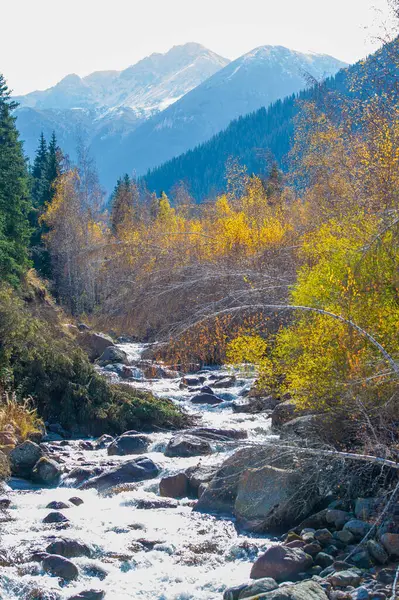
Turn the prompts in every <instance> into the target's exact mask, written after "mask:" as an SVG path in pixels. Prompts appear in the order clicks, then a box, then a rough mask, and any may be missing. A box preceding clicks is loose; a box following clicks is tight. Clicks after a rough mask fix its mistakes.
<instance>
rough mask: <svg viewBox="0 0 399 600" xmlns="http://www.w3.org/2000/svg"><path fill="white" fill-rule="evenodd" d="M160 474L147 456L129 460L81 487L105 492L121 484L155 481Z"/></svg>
mask: <svg viewBox="0 0 399 600" xmlns="http://www.w3.org/2000/svg"><path fill="white" fill-rule="evenodd" d="M158 474H159V468H158V467H157V465H156V464H155V463H154V462H153V461H152V460H151V459H150V458H147V457H146V456H140V457H139V458H135V459H134V460H129V461H127V462H125V463H123V464H122V465H118V466H117V467H115V468H113V469H111V470H109V471H107V472H106V473H103V474H102V475H98V476H97V477H93V478H92V479H89V481H86V482H85V483H83V484H82V485H81V488H82V489H95V490H98V491H99V492H104V491H106V490H108V489H109V488H112V487H114V486H117V485H119V484H121V483H134V482H136V481H144V480H146V479H153V478H155V477H157V475H158Z"/></svg>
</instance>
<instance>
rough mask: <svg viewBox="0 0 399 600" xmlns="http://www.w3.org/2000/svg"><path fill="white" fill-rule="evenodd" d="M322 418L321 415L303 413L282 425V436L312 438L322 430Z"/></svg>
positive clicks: (284, 437)
mask: <svg viewBox="0 0 399 600" xmlns="http://www.w3.org/2000/svg"><path fill="white" fill-rule="evenodd" d="M272 419H273V417H272ZM320 423H321V418H320V416H319V415H302V416H301V417H296V418H295V419H291V420H290V421H287V422H286V423H283V424H282V425H281V433H280V435H281V438H282V439H286V438H295V437H298V438H302V439H312V438H314V437H315V436H316V435H317V434H318V432H319V431H320Z"/></svg>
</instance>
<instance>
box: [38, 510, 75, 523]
mask: <svg viewBox="0 0 399 600" xmlns="http://www.w3.org/2000/svg"><path fill="white" fill-rule="evenodd" d="M68 521H69V519H67V517H66V516H65V515H63V514H62V512H59V511H58V510H54V511H53V512H50V513H49V514H48V515H47V516H46V517H44V519H43V523H47V524H48V523H51V524H53V523H68Z"/></svg>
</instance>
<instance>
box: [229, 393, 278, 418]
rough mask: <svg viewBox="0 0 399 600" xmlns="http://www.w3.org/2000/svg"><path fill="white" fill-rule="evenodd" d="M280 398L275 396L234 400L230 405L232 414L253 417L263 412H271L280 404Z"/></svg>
mask: <svg viewBox="0 0 399 600" xmlns="http://www.w3.org/2000/svg"><path fill="white" fill-rule="evenodd" d="M280 402H281V400H280V398H277V397H276V396H266V397H261V398H259V397H256V396H254V397H249V398H246V399H245V400H236V401H234V402H233V404H232V408H233V412H235V413H245V414H250V415H255V414H258V413H262V412H265V411H272V410H274V409H275V408H276V406H277V404H280Z"/></svg>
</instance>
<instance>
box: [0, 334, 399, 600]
mask: <svg viewBox="0 0 399 600" xmlns="http://www.w3.org/2000/svg"><path fill="white" fill-rule="evenodd" d="M142 349H143V348H142V347H140V346H138V345H132V344H125V345H121V346H118V347H116V349H115V350H114V351H113V352H114V354H113V356H112V357H108V360H107V361H105V360H104V363H103V364H102V366H101V367H99V369H101V372H102V373H104V374H105V375H106V376H107V377H109V378H110V379H111V380H112V381H115V382H118V381H120V380H121V378H123V379H124V380H125V381H128V383H129V384H130V385H131V386H133V387H138V388H144V389H147V390H150V391H152V392H153V393H155V394H157V395H159V396H160V397H167V398H172V399H173V402H174V403H176V404H177V405H178V406H180V407H182V408H183V410H184V411H185V412H186V414H187V415H188V417H189V419H188V420H189V421H191V423H195V425H191V426H190V427H189V428H186V429H185V430H181V431H175V432H168V431H164V430H154V429H153V430H148V431H146V432H144V433H143V432H138V431H127V432H125V433H124V434H123V435H121V436H118V437H113V436H109V435H105V436H101V437H100V438H96V439H92V438H91V439H68V433H67V432H65V431H64V430H63V429H62V428H61V427H60V426H59V425H57V424H56V423H52V424H49V426H48V429H47V432H46V436H45V437H44V438H43V439H36V440H30V441H26V442H24V443H23V444H17V445H15V444H14V446H15V447H11V448H8V452H9V457H10V464H11V469H12V475H13V477H12V478H11V480H10V481H9V482H8V485H6V486H5V488H4V490H3V492H2V494H1V495H0V496H1V498H0V516H1V523H2V524H1V534H0V564H1V567H2V571H1V574H0V597H1V598H5V599H7V600H17V599H18V600H19V599H22V598H23V599H28V600H98V599H100V598H106V599H107V600H125V599H127V598H132V597H134V598H142V599H144V600H147V599H148V600H150V599H151V600H153V599H155V598H156V599H157V600H217V599H221V598H222V597H223V596H224V598H225V600H236V599H237V600H241V598H254V597H255V598H264V599H266V600H267V599H268V598H270V599H274V600H325V599H326V598H327V599H329V600H339V599H345V598H348V599H352V600H367V599H369V600H377V599H383V598H390V596H391V595H392V584H393V580H394V577H395V570H396V567H397V563H398V560H399V549H398V546H399V527H398V522H397V520H396V517H395V515H397V513H395V511H398V506H397V505H395V506H394V503H393V504H392V506H391V507H390V511H389V518H385V519H383V520H382V521H381V522H379V521H378V515H380V514H381V511H382V510H383V508H384V506H385V505H386V499H384V497H382V496H378V494H376V493H375V491H376V490H377V489H378V486H374V488H373V486H370V485H369V483H368V481H367V480H366V481H364V482H360V483H362V484H363V488H364V489H368V490H370V493H371V492H373V493H374V496H373V498H370V497H368V498H367V497H366V498H364V497H363V496H362V497H360V496H356V497H354V498H351V497H350V496H348V495H346V496H345V497H344V494H343V493H342V494H341V498H340V499H338V498H337V496H338V495H339V494H337V493H336V491H337V488H334V490H332V488H333V487H334V486H333V485H330V487H328V486H326V482H327V481H328V482H331V481H333V480H334V477H335V479H337V478H338V479H339V478H340V477H343V476H344V475H343V473H341V472H338V473H336V472H333V471H331V470H330V471H329V470H328V469H326V468H325V463H319V462H318V461H317V460H315V459H314V457H311V458H306V457H304V456H303V455H302V454H301V453H300V452H297V450H296V449H295V448H294V449H293V450H292V451H287V450H286V449H285V450H284V451H283V450H282V448H281V446H279V443H280V442H279V436H280V435H281V431H287V430H289V428H290V427H291V430H294V431H295V432H296V435H297V434H298V432H303V431H304V427H305V429H306V428H307V427H309V426H310V427H313V426H314V423H312V422H311V419H310V420H309V418H308V417H305V418H304V417H301V416H299V417H298V416H297V415H295V414H294V412H293V410H292V406H290V404H289V402H287V401H286V400H285V401H284V399H281V400H280V399H275V398H263V399H260V398H251V397H250V396H248V390H249V389H250V387H251V384H252V380H251V379H246V378H242V377H241V376H240V374H238V373H232V372H229V371H224V370H223V369H215V370H212V369H209V370H204V371H202V372H199V373H196V374H195V375H189V376H182V375H179V374H177V373H173V372H171V371H169V370H168V369H166V368H165V367H163V366H162V365H156V364H153V363H151V362H149V361H148V360H147V359H146V360H145V361H144V360H143V359H142V357H141V352H142ZM116 354H118V357H116ZM120 357H123V361H124V362H123V363H118V362H114V360H116V359H117V358H119V359H120ZM126 369H129V370H130V371H129V373H127V371H126ZM298 419H299V421H298ZM306 419H307V420H306ZM285 423H286V424H285ZM298 423H299V425H298ZM271 426H273V429H271ZM8 434H9V435H12V432H10V431H9V432H8ZM283 435H286V434H283ZM11 446H12V444H11ZM342 482H343V483H344V480H342ZM360 483H359V486H360V487H359V486H358V488H357V489H361V485H360ZM333 491H334V493H335V497H332V492H333ZM284 532H288V533H284ZM366 535H368V538H367V539H364V538H365V536H366ZM243 582H245V583H243Z"/></svg>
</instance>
